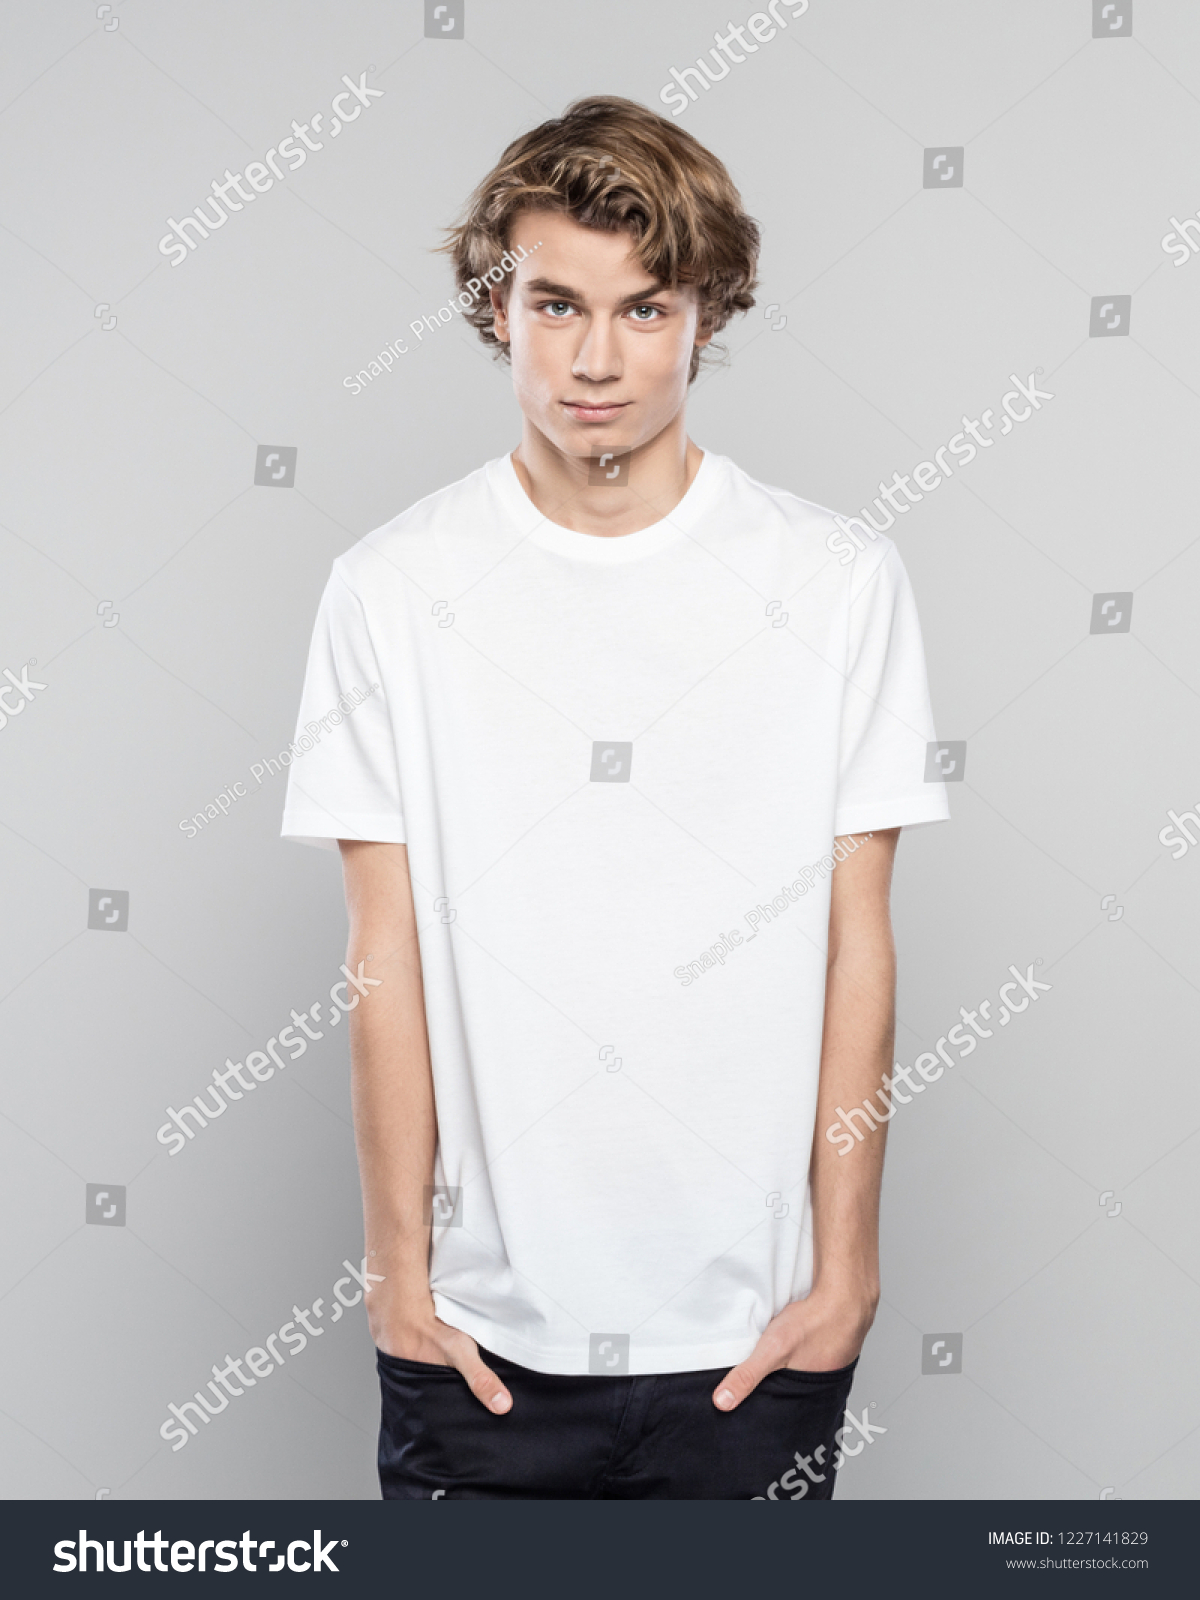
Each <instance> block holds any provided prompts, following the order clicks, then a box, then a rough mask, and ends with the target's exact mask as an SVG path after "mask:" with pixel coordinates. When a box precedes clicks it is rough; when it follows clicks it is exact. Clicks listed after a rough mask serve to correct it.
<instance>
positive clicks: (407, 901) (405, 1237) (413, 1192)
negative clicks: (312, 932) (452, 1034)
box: [344, 846, 437, 1302]
mask: <svg viewBox="0 0 1200 1600" xmlns="http://www.w3.org/2000/svg"><path fill="white" fill-rule="evenodd" d="M344 848H345V847H344ZM350 848H351V849H352V848H353V847H350ZM366 848H368V849H370V848H374V849H376V850H382V849H383V848H385V847H379V846H375V847H370V846H368V847H366ZM391 848H392V849H394V850H402V847H399V846H396V847H391ZM380 864H382V867H383V868H384V871H385V872H387V873H390V882H389V881H386V880H385V881H384V882H382V883H381V882H380V881H379V873H378V872H376V874H375V875H374V876H373V877H372V879H371V880H370V881H369V882H367V883H364V882H363V875H362V874H361V873H360V874H358V876H357V877H356V875H355V864H353V863H352V859H348V870H347V907H348V911H349V915H350V936H349V953H348V956H347V961H346V965H347V966H348V967H350V968H351V969H352V970H354V971H357V968H358V963H359V962H360V961H365V962H366V964H367V971H368V972H369V973H370V975H371V976H372V977H374V978H379V979H382V980H383V981H382V983H381V985H380V987H379V988H378V989H373V990H372V992H371V996H370V1000H369V1002H367V1003H365V1004H362V1005H359V1006H356V1007H355V1009H354V1010H353V1011H352V1012H351V1013H350V1063H351V1067H350V1071H351V1101H352V1105H353V1114H354V1135H355V1143H356V1145H357V1148H358V1163H359V1174H360V1181H361V1184H362V1196H363V1225H364V1232H365V1238H366V1248H367V1250H368V1252H374V1261H373V1262H372V1268H373V1270H374V1271H376V1272H379V1273H382V1274H384V1275H385V1278H386V1281H387V1283H388V1285H389V1288H388V1290H387V1291H385V1292H384V1293H383V1294H382V1296H381V1299H382V1300H386V1301H388V1302H393V1297H394V1296H395V1295H405V1294H407V1293H409V1292H412V1291H418V1292H420V1293H421V1294H427V1293H428V1286H429V1238H430V1224H429V1222H428V1220H427V1211H428V1202H427V1192H428V1188H429V1185H431V1184H432V1182H433V1166H434V1153H435V1149H436V1145H437V1117H436V1112H435V1108H434V1097H433V1078H432V1073H431V1070H430V1060H429V1039H428V1034H427V1031H426V1024H425V1002H424V992H423V988H422V983H421V958H420V949H419V945H418V942H417V930H416V921H415V918H414V917H413V916H412V915H411V898H412V897H411V890H410V888H409V884H408V876H407V864H406V861H405V862H404V863H403V866H404V871H403V873H402V874H401V873H400V872H399V871H398V866H399V863H398V862H397V860H396V858H395V857H391V858H389V857H387V856H384V857H382V860H381V863H380V860H379V858H377V860H376V862H375V863H374V865H375V866H376V867H378V866H379V865H380Z"/></svg>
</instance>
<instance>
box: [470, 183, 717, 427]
mask: <svg viewBox="0 0 1200 1600" xmlns="http://www.w3.org/2000/svg"><path fill="white" fill-rule="evenodd" d="M539 240H540V241H541V243H540V244H539V243H538V241H539ZM511 243H512V244H514V245H517V246H519V247H521V248H522V249H524V250H525V251H527V252H531V253H529V254H527V255H526V257H525V259H524V260H523V261H520V262H519V263H518V265H517V268H516V271H515V272H514V273H513V274H512V278H511V281H510V284H509V285H506V286H505V287H506V288H507V290H508V292H507V295H506V296H505V298H504V299H503V300H502V299H501V296H500V293H499V291H498V290H497V289H493V290H492V305H493V308H494V310H495V313H496V323H495V326H496V336H497V338H498V339H500V340H501V341H502V342H503V343H505V344H507V345H508V347H509V352H510V354H511V356H512V370H513V387H514V389H515V391H516V395H517V400H518V402H519V404H520V407H521V410H522V411H523V412H524V414H525V416H526V418H527V419H528V421H529V422H530V423H532V424H533V426H534V427H535V428H537V429H538V430H539V431H540V432H541V433H543V434H544V435H545V436H546V438H547V439H548V440H550V442H551V443H552V444H553V445H555V446H556V447H557V448H558V449H559V450H561V451H562V452H563V453H564V454H565V455H569V456H575V457H593V456H595V455H596V454H597V452H598V451H603V450H606V449H620V450H626V449H637V448H638V447H639V446H640V445H643V444H647V443H648V442H649V441H650V440H651V439H654V438H656V437H657V436H658V434H660V433H661V432H662V431H663V429H664V428H665V427H667V426H668V424H670V423H671V422H672V421H673V420H674V419H675V418H676V417H678V416H679V415H680V413H681V412H682V410H683V404H684V401H685V399H686V397H687V390H688V372H689V369H690V367H691V361H692V351H693V349H694V347H695V346H697V345H705V344H707V343H708V341H709V339H710V338H711V334H709V333H706V332H702V331H699V329H698V303H697V300H696V292H695V290H694V289H692V288H685V289H675V290H667V289H665V288H663V286H662V285H661V284H656V283H655V282H654V280H653V278H651V277H650V275H649V274H648V273H647V272H646V270H645V268H644V267H642V266H639V264H638V262H637V259H636V257H635V256H634V254H633V251H632V244H633V240H632V236H631V235H630V234H628V233H600V232H598V231H597V230H596V229H594V228H584V227H582V226H581V225H580V224H579V223H577V222H576V221H574V219H573V218H571V217H565V216H562V215H560V214H558V213H556V212H547V211H532V212H523V213H522V214H521V215H520V216H518V217H517V218H516V220H515V222H514V224H513V229H512V239H511ZM534 245H538V248H537V249H536V250H535V249H534V248H533V247H534Z"/></svg>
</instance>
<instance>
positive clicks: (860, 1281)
mask: <svg viewBox="0 0 1200 1600" xmlns="http://www.w3.org/2000/svg"><path fill="white" fill-rule="evenodd" d="M874 842H875V841H874V840H871V841H869V843H871V844H873V843H874ZM881 843H882V845H883V847H884V848H885V849H887V850H888V860H887V862H886V868H887V870H886V871H884V870H883V868H884V865H885V864H884V863H875V864H874V870H871V871H869V872H867V873H864V872H863V871H862V869H863V867H864V866H867V867H870V866H871V865H872V864H871V863H869V862H864V863H860V864H859V866H858V869H857V873H858V883H857V884H856V885H855V889H856V891H857V892H856V893H855V894H854V895H853V896H844V897H842V900H841V904H840V905H837V904H835V908H834V912H833V915H832V916H831V919H830V943H829V964H828V971H827V978H826V999H825V1029H824V1037H823V1043H822V1050H821V1069H820V1086H819V1090H818V1096H817V1121H816V1127H815V1131H814V1138H813V1152H812V1167H811V1173H810V1181H811V1184H812V1200H813V1241H814V1284H816V1285H820V1286H822V1287H832V1288H837V1289H844V1290H855V1291H857V1292H860V1293H863V1294H864V1295H866V1296H867V1297H868V1298H870V1299H872V1300H873V1299H875V1298H877V1297H878V1293H879V1194H880V1186H881V1183H882V1178H883V1157H884V1146H885V1142H886V1137H887V1123H886V1122H885V1121H883V1120H882V1117H878V1118H876V1120H877V1121H878V1122H879V1126H878V1129H877V1130H876V1131H875V1132H866V1135H865V1137H864V1138H863V1139H862V1140H861V1141H859V1140H856V1141H855V1143H854V1145H853V1148H851V1149H847V1147H846V1143H845V1138H844V1137H843V1138H842V1139H841V1140H840V1141H839V1142H837V1143H834V1142H831V1141H830V1139H829V1138H828V1137H827V1134H828V1131H829V1129H830V1128H831V1127H832V1126H833V1124H834V1123H836V1122H839V1121H840V1120H841V1116H840V1113H839V1111H838V1107H839V1106H840V1107H841V1108H842V1109H843V1110H846V1109H849V1108H850V1107H853V1106H861V1105H862V1103H863V1102H864V1101H868V1102H870V1103H871V1104H872V1105H875V1106H877V1107H878V1106H879V1102H878V1100H877V1099H876V1098H875V1092H876V1090H878V1089H880V1088H882V1087H883V1084H884V1077H885V1074H886V1073H887V1072H888V1070H889V1068H890V1067H891V1062H892V1048H893V1044H894V1040H895V981H896V963H895V951H894V947H893V942H892V932H891V923H890V918H889V914H888V904H887V893H888V883H889V878H890V849H892V848H894V837H893V838H892V840H891V841H888V840H886V839H885V840H882V841H881ZM860 848H867V847H863V846H860ZM852 862H853V858H851V859H850V860H849V861H847V862H846V863H844V864H842V865H840V866H839V867H838V868H837V872H839V873H842V872H846V870H847V868H848V867H850V866H851V864H852ZM885 1106H886V1101H885ZM880 1109H881V1110H883V1109H884V1108H880ZM843 1125H844V1124H843ZM866 1127H867V1124H866V1120H865V1118H864V1119H861V1120H860V1122H859V1129H860V1131H865V1129H866Z"/></svg>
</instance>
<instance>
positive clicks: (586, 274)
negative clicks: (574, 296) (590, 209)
mask: <svg viewBox="0 0 1200 1600" xmlns="http://www.w3.org/2000/svg"><path fill="white" fill-rule="evenodd" d="M509 238H510V243H512V244H515V245H519V246H520V247H521V248H522V249H523V250H526V251H531V252H532V253H531V254H530V255H527V256H526V258H525V260H523V261H521V262H520V263H519V264H518V267H517V272H516V281H517V282H518V283H519V284H520V283H527V282H529V281H530V280H531V279H534V278H547V279H552V280H553V281H554V282H555V283H558V284H562V285H564V286H566V285H568V284H569V285H571V286H573V287H576V288H578V289H580V290H584V289H590V290H593V291H603V290H605V289H618V288H619V289H620V291H621V292H622V293H623V294H625V293H632V292H635V291H638V290H642V291H649V290H650V289H651V288H652V287H653V286H654V279H653V277H652V276H651V275H650V273H648V272H647V271H646V269H645V267H643V266H642V264H641V262H640V261H639V260H638V259H637V256H636V255H635V254H634V239H633V235H632V234H631V233H624V232H622V233H603V232H601V231H600V230H599V229H597V228H585V227H584V226H583V225H582V224H581V223H579V222H576V221H575V219H574V217H568V216H564V215H563V214H562V213H561V212H554V211H524V212H522V213H521V214H520V215H519V216H517V217H516V218H514V220H513V224H512V229H511V231H510V235H509ZM539 241H540V242H539ZM534 245H537V247H538V248H537V249H536V250H534V248H533V247H534Z"/></svg>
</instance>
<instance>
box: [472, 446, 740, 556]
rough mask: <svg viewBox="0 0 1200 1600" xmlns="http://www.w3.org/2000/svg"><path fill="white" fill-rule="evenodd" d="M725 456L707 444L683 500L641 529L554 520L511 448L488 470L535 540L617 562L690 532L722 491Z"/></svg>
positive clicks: (518, 520) (560, 549)
mask: <svg viewBox="0 0 1200 1600" xmlns="http://www.w3.org/2000/svg"><path fill="white" fill-rule="evenodd" d="M721 460H722V458H721V457H720V456H714V455H713V453H712V451H711V450H706V451H705V452H704V455H703V457H702V459H701V461H700V465H699V467H697V469H696V476H695V477H694V478H693V479H692V481H691V483H690V484H689V485H688V488H687V491H686V493H685V494H684V496H683V498H682V500H680V501H679V503H678V505H676V506H675V507H674V508H673V509H672V510H671V511H670V512H668V513H667V515H666V516H665V517H661V518H660V519H659V520H658V521H657V522H652V523H651V524H650V525H649V527H646V528H639V529H637V531H636V532H635V533H617V534H598V533H580V532H579V531H578V529H576V528H564V527H563V526H562V525H561V524H560V523H557V522H551V521H550V519H549V518H548V517H544V516H543V515H542V513H541V512H540V511H539V510H538V508H537V507H536V506H535V505H534V503H533V501H532V500H531V499H530V498H529V496H528V495H527V494H526V493H525V489H524V487H523V485H522V483H521V480H520V478H518V476H517V469H516V467H515V466H514V465H513V459H512V455H511V453H510V454H508V455H503V456H499V457H497V459H496V460H495V461H492V462H489V464H488V475H489V478H490V480H491V483H492V486H493V488H494V489H495V491H496V493H497V494H498V495H499V496H500V498H501V500H502V501H503V502H504V504H505V507H506V508H507V510H508V511H509V513H510V515H511V516H512V517H513V519H514V520H515V521H516V523H517V524H518V526H520V527H521V528H522V529H523V530H524V532H525V537H526V538H527V539H528V540H529V542H530V543H531V544H536V545H538V546H540V547H541V548H542V549H543V550H553V551H554V552H555V553H556V554H558V555H562V556H568V557H571V558H573V559H574V560H577V561H593V562H606V563H609V564H613V563H619V562H623V561H639V560H641V559H642V558H643V557H644V556H652V555H657V554H658V552H659V551H660V550H665V549H667V547H668V546H670V545H672V544H674V543H675V542H676V541H677V540H679V539H682V538H684V537H685V536H686V534H687V533H688V531H689V530H690V529H691V527H692V525H693V524H694V523H695V522H697V521H698V520H699V518H700V517H701V516H702V515H703V513H704V512H705V510H706V509H707V508H708V506H709V505H710V504H711V502H712V500H713V498H714V496H715V494H716V490H717V482H718V479H719V478H720V463H721Z"/></svg>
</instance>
